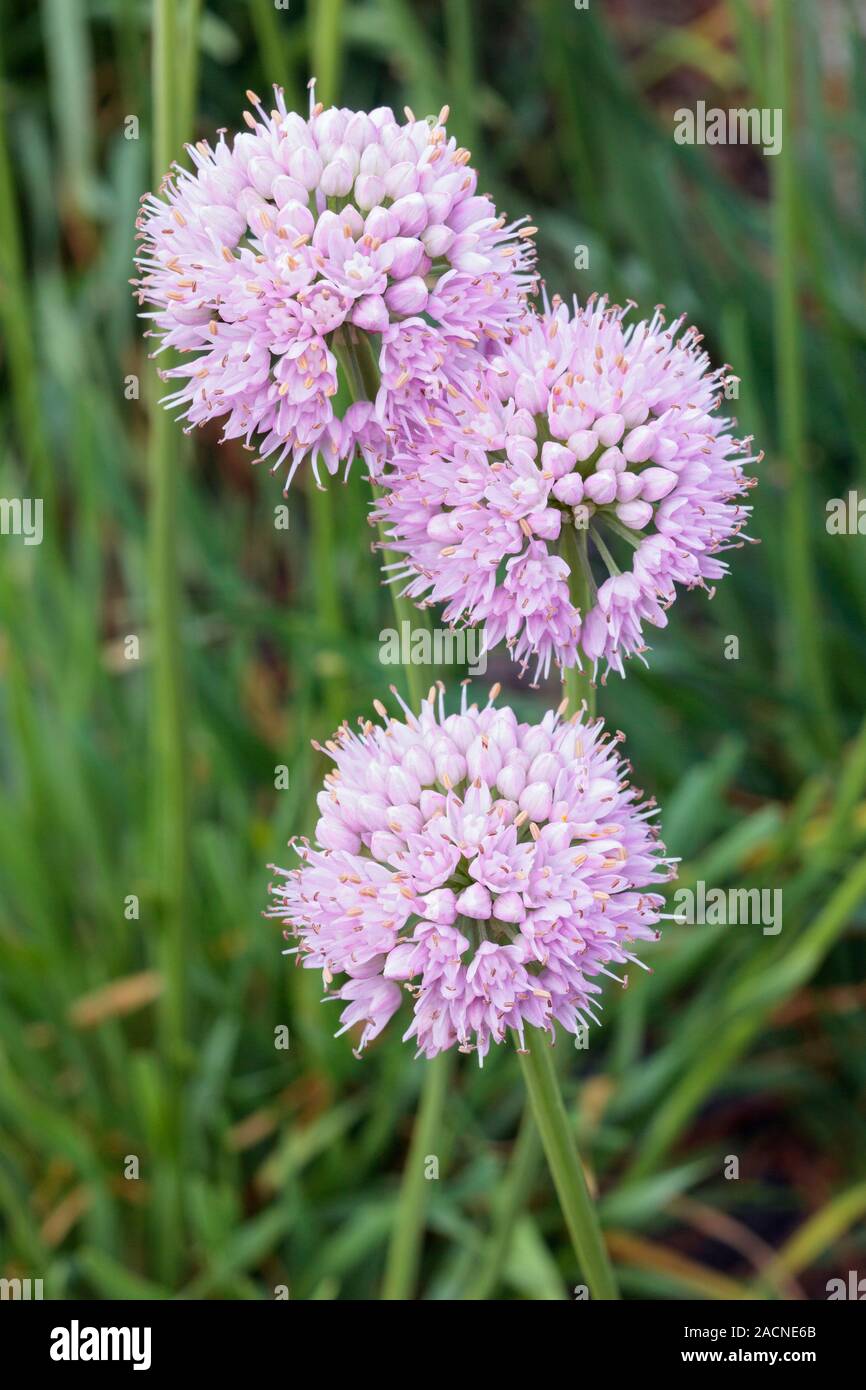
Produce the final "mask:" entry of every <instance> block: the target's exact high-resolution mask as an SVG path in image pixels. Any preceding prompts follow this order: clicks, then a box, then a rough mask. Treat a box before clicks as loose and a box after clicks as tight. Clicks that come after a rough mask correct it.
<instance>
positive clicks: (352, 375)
mask: <svg viewBox="0 0 866 1390" xmlns="http://www.w3.org/2000/svg"><path fill="white" fill-rule="evenodd" d="M331 350H332V352H333V353H334V356H335V357H336V359H337V361H338V363H339V364H340V374H341V376H342V378H343V380H344V381H345V382H346V383H347V384H348V387H349V391H350V393H351V396H352V399H353V400H355V401H374V400H375V399H376V395H377V393H378V390H379V367H378V363H377V362H376V358H375V356H374V354H373V349H372V346H371V344H370V340H369V338H368V337H367V335H366V333H356V332H355V331H354V329H352V328H351V327H348V328H346V329H342V330H340V332H339V333H337V334H335V336H334V338H333V339H332V341H331ZM372 487H373V495H374V497H377V498H378V497H379V496H381V493H380V492H379V490H378V489H377V487H376V484H375V483H373V484H372ZM376 528H377V530H378V533H379V542H380V549H379V554H380V555H381V557H382V564H383V566H384V565H392V564H396V563H398V562H399V560H400V557H399V556H398V555H397V554H396V553H395V552H394V551H393V550H391V549H390V548H389V547H388V544H387V541H386V529H387V528H386V524H385V523H384V522H382V521H378V522H377V523H376ZM388 588H389V589H390V591H391V603H392V605H393V608H394V617H395V619H396V621H397V631H398V632H400V631H401V630H402V624H403V623H404V622H408V624H409V626H410V628H416V629H417V628H426V629H427V630H428V631H429V629H430V618H429V615H428V613H427V612H426V610H425V609H423V608H418V607H417V606H416V605H415V604H414V603H413V602H412V600H411V599H410V598H406V597H404V596H403V595H402V594H401V593H400V591H399V585H398V583H397V582H396V581H395V582H392V583H390V584H389V585H388ZM404 671H405V675H406V684H407V686H408V689H409V699H410V701H411V703H412V705H413V706H414V707H415V708H416V709H417V708H418V707H419V706H420V704H421V701H422V700H423V699H424V698H425V696H426V695H427V692H428V691H429V689H430V686H431V684H432V680H433V676H434V672H433V671H432V669H431V668H427V670H426V674H425V668H424V667H423V666H420V665H416V664H414V663H413V662H410V663H409V664H408V665H407V666H405V667H404Z"/></svg>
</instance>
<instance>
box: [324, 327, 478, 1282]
mask: <svg viewBox="0 0 866 1390" xmlns="http://www.w3.org/2000/svg"><path fill="white" fill-rule="evenodd" d="M331 346H332V349H333V352H334V355H335V357H336V358H337V361H338V362H339V364H340V373H341V376H342V378H343V381H344V382H345V383H346V384H347V385H348V387H349V391H350V393H351V395H352V398H353V400H356V401H374V400H375V399H376V394H377V392H378V390H379V368H378V364H377V362H376V359H375V357H374V355H373V351H372V348H371V345H370V340H369V338H367V336H366V334H364V333H355V332H354V330H352V329H351V328H348V329H346V330H344V331H341V332H340V333H338V334H335V336H334V339H333V340H332V344H331ZM374 487H375V485H374ZM379 538H380V540H381V541H384V527H383V525H382V523H379ZM383 553H384V560H385V563H386V564H388V563H389V562H390V561H391V560H393V559H394V558H395V557H394V556H393V554H392V553H391V552H390V551H388V550H387V548H386V549H385V550H384V552H383ZM389 588H390V590H391V601H392V603H393V605H394V616H395V618H396V620H397V629H398V632H399V631H400V629H401V624H402V623H403V621H404V620H407V621H408V622H409V623H410V625H411V624H413V623H414V625H415V626H419V625H423V624H427V626H428V627H429V622H428V619H427V615H426V613H424V612H423V610H420V611H419V610H418V609H417V608H416V607H415V605H414V604H413V603H412V601H411V600H410V599H407V598H403V597H402V596H401V595H400V593H399V592H398V589H397V585H396V584H391V585H389ZM404 670H405V673H406V683H407V686H408V688H409V698H410V701H411V703H412V705H413V706H414V707H415V709H418V708H419V707H420V704H421V701H422V700H423V698H424V696H425V695H426V693H427V689H428V688H429V684H430V682H429V680H428V679H426V678H425V677H424V674H423V668H421V667H419V666H416V665H414V664H413V663H412V662H409V663H408V665H406V666H405V667H404ZM423 1065H424V1075H423V1079H422V1082H421V1100H420V1103H419V1108H418V1115H417V1118H416V1121H415V1128H414V1130H413V1133H412V1142H411V1145H410V1147H409V1155H408V1158H407V1160H406V1167H405V1169H404V1171H403V1182H402V1186H401V1188H400V1195H399V1198H398V1200H397V1215H396V1220H395V1222H394V1227H393V1231H392V1234H391V1240H390V1243H389V1246H388V1255H387V1259H386V1264H385V1281H384V1284H383V1287H382V1297H383V1298H384V1299H389V1300H405V1299H408V1298H411V1297H412V1291H413V1289H414V1287H415V1280H416V1277H417V1273H418V1265H419V1261H420V1256H421V1241H422V1238H423V1235H424V1221H425V1215H426V1210H427V1186H426V1184H427V1179H426V1177H425V1171H424V1169H425V1162H426V1159H427V1157H428V1156H433V1155H431V1149H432V1146H433V1144H434V1143H435V1142H436V1136H437V1135H438V1133H439V1131H440V1129H441V1125H442V1114H443V1111H444V1108H445V1095H446V1092H447V1089H448V1077H449V1076H450V1074H451V1054H450V1052H446V1053H442V1054H440V1056H438V1057H436V1058H434V1059H433V1061H431V1062H426V1063H424V1064H423Z"/></svg>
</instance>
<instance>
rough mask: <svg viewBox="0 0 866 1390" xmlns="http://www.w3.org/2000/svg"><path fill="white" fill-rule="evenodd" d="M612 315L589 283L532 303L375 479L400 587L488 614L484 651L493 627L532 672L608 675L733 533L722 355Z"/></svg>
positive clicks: (669, 331)
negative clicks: (583, 290)
mask: <svg viewBox="0 0 866 1390" xmlns="http://www.w3.org/2000/svg"><path fill="white" fill-rule="evenodd" d="M626 313H627V310H625V309H620V308H616V307H609V306H608V305H607V302H606V300H603V299H602V300H596V299H595V297H593V298H592V299H591V300H590V301H589V302H588V304H587V305H586V306H585V307H584V308H582V309H581V308H579V307H578V306H577V305H576V304H575V308H574V313H573V314H569V311H568V309H567V307H566V306H565V305H563V304H561V303H559V302H558V301H556V300H554V304H553V307H552V308H551V307H550V306H548V305H545V312H544V313H543V314H531V315H528V316H527V318H526V319H525V320H524V321H523V323H522V324H521V325H519V326H518V328H517V329H516V331H515V332H514V333H513V334H512V335H510V336H509V337H508V339H506V340H504V341H503V342H502V343H500V345H499V348H498V350H497V352H496V353H495V354H494V355H493V356H492V357H491V360H490V361H489V362H487V363H486V364H484V367H483V368H482V370H480V371H479V372H478V373H477V375H476V380H475V382H474V384H473V389H472V390H471V391H470V392H468V393H466V394H465V395H464V396H463V397H462V398H460V399H459V400H452V401H451V402H450V409H449V411H447V412H443V416H444V418H443V419H442V420H441V421H440V425H439V428H438V429H437V431H436V434H435V437H434V438H433V440H432V441H431V442H428V444H427V445H426V447H424V448H419V447H417V446H416V445H415V444H414V443H413V442H412V441H411V440H409V441H400V443H399V444H398V445H397V447H396V449H395V451H394V454H393V457H392V459H391V466H390V467H389V469H388V471H387V472H386V475H385V477H384V479H383V485H384V489H385V494H384V496H383V498H382V500H381V501H380V502H379V504H378V509H377V516H378V518H379V519H381V520H384V521H385V523H386V524H387V532H388V536H389V544H390V545H391V546H392V547H393V548H394V549H395V550H397V551H399V552H401V553H402V555H403V557H404V561H401V562H398V564H396V565H395V566H393V578H394V579H395V580H396V581H397V582H400V583H403V584H404V588H403V592H404V593H405V594H407V595H409V596H410V597H412V598H415V599H417V600H419V601H420V600H424V601H426V602H429V603H442V604H444V605H445V612H444V617H445V619H446V621H447V622H451V623H463V622H465V623H471V624H476V623H479V624H484V629H485V645H486V647H487V648H490V647H492V646H494V645H495V644H496V643H497V642H498V641H500V639H502V638H504V639H505V641H506V643H507V645H508V647H509V649H510V650H511V653H512V655H513V657H514V659H515V660H517V661H520V662H522V663H523V665H524V667H525V665H526V664H527V662H528V661H529V659H530V657H533V656H534V657H535V658H536V662H537V665H536V671H535V674H536V677H537V676H538V674H539V673H543V674H545V675H546V674H547V672H548V671H549V668H550V664H551V661H552V660H554V661H555V662H556V663H557V664H558V665H560V666H563V667H568V666H574V665H578V666H582V658H588V660H589V661H590V663H591V665H592V667H593V669H594V670H596V671H597V669H598V664H599V662H603V663H604V671H605V674H606V671H607V669H608V668H609V667H611V666H612V667H613V668H614V669H615V670H616V671H618V672H619V674H620V675H622V674H623V664H622V661H623V657H626V656H630V655H632V654H633V653H635V652H638V653H641V654H642V653H643V652H644V651H645V650H646V648H645V645H644V639H643V624H644V623H645V622H648V623H651V624H653V625H654V626H656V627H662V626H664V624H665V622H666V617H665V610H666V609H667V608H668V606H669V605H670V604H671V603H672V602H673V599H674V597H675V593H676V585H677V584H682V585H685V586H686V587H687V588H694V587H696V586H701V587H706V586H707V581H713V580H717V579H720V578H722V577H723V575H724V574H725V573H726V572H727V568H728V567H727V564H726V563H725V562H724V561H723V560H721V559H720V558H719V556H720V554H721V552H722V551H724V550H726V549H730V548H731V547H732V546H738V545H741V544H742V543H743V540H744V539H745V538H744V537H743V536H742V534H741V533H742V528H743V526H744V524H745V522H746V519H747V517H748V514H749V512H750V510H751V509H750V508H749V507H746V506H744V505H743V504H742V502H741V501H740V500H739V499H740V498H742V497H743V496H744V494H745V493H746V492H747V490H748V488H749V487H751V486H752V484H753V479H751V478H747V477H746V476H745V475H744V472H743V468H744V464H747V463H752V462H755V461H756V460H755V459H754V458H753V457H751V456H749V457H743V455H744V454H746V453H747V451H748V444H749V443H750V441H748V440H747V441H738V440H736V439H735V438H734V437H733V435H732V434H731V427H732V425H733V424H734V422H733V421H732V420H729V419H726V418H725V417H724V416H723V415H722V414H720V413H719V411H718V406H719V404H720V400H721V396H722V392H723V390H724V387H725V384H726V382H727V380H728V378H727V377H726V375H725V370H726V369H725V368H720V369H718V370H716V371H712V370H711V369H710V363H709V359H708V357H707V354H706V353H705V352H703V351H702V350H701V349H700V346H699V343H700V337H699V335H698V333H697V332H696V330H695V329H693V328H689V329H687V330H686V331H685V332H682V333H681V332H680V330H681V327H682V322H683V321H682V319H679V320H677V321H676V322H675V323H673V324H672V325H671V326H670V327H669V328H665V326H664V319H663V317H662V314H661V312H660V310H658V309H657V310H656V312H655V313H654V314H653V317H652V318H651V319H650V321H649V322H641V323H633V324H630V325H626V323H625V317H626ZM431 445H432V447H431ZM581 595H586V598H585V599H581V597H580V596H581Z"/></svg>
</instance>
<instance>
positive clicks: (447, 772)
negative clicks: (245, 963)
mask: <svg viewBox="0 0 866 1390" xmlns="http://www.w3.org/2000/svg"><path fill="white" fill-rule="evenodd" d="M497 694H498V691H497V689H496V687H494V689H493V690H492V691H491V695H490V699H489V701H488V703H487V704H486V705H485V706H484V707H483V708H481V709H479V708H478V707H477V706H476V705H474V704H471V705H470V704H468V702H467V696H466V689H465V687H464V689H463V694H462V700H461V708H460V712H459V713H458V714H451V715H446V713H445V709H444V700H443V692H442V689H441V688H440V690H439V693H438V696H437V694H436V692H435V691H431V693H430V696H429V697H428V698H427V700H425V701H424V702H423V704H422V707H421V711H420V714H419V715H417V716H416V715H415V714H414V713H412V712H410V711H409V710H408V709H407V708H406V707H405V706H403V710H404V714H405V718H404V719H402V720H401V719H397V718H390V717H388V715H387V713H386V711H385V709H384V707H383V706H382V705H380V704H378V703H377V712H378V713H379V714H380V716H381V717H382V719H383V723H382V724H381V725H374V724H372V723H369V722H368V723H364V722H363V721H361V729H360V733H358V734H355V733H352V732H350V730H349V728H348V726H345V725H344V726H343V727H342V728H341V729H340V730H339V731H338V732H337V734H336V735H335V736H334V739H333V740H331V741H329V742H328V744H327V745H326V748H327V751H328V752H329V753H330V755H331V757H332V758H333V760H334V764H335V766H334V770H333V771H332V772H331V773H330V774H329V775H328V776H327V778H326V779H325V789H324V790H323V791H322V792H321V793H320V795H319V809H320V812H321V819H320V820H319V823H318V826H317V829H316V840H317V843H318V847H316V848H314V847H312V846H310V845H309V844H308V843H306V842H304V843H301V844H299V845H297V846H296V849H297V852H298V854H299V856H300V859H301V865H300V867H299V868H295V869H292V870H286V869H279V870H277V871H276V872H277V873H278V874H279V875H280V878H279V881H278V882H276V883H274V884H272V886H271V891H272V893H273V905H272V907H271V908H270V909H269V912H268V915H269V916H271V917H275V918H277V919H279V920H280V921H282V922H284V923H285V924H286V926H287V927H289V928H290V929H291V931H292V932H294V933H295V934H296V935H297V937H298V940H299V946H298V951H299V953H300V957H301V959H302V961H303V964H304V965H305V966H308V967H311V968H315V969H318V970H321V971H322V972H323V975H324V980H325V983H326V985H327V986H331V984H332V982H333V981H334V978H335V977H336V976H344V977H345V979H344V980H343V982H342V983H340V984H339V985H338V986H337V987H336V989H335V992H334V994H333V996H332V997H335V998H338V999H340V1000H342V1001H343V1002H344V1004H345V1008H344V1010H343V1012H342V1015H341V1023H342V1028H341V1030H340V1031H341V1032H344V1031H345V1030H346V1029H347V1028H350V1027H352V1026H353V1025H356V1024H360V1025H362V1027H361V1036H360V1042H359V1047H360V1048H363V1047H365V1046H366V1045H367V1043H369V1042H370V1041H371V1040H372V1039H373V1038H375V1037H376V1036H377V1034H378V1033H379V1032H380V1031H381V1030H382V1028H383V1027H384V1026H385V1024H386V1023H387V1022H388V1021H389V1019H390V1018H391V1017H392V1016H393V1015H394V1014H395V1013H396V1012H397V1010H398V1008H399V1006H400V1003H401V1000H402V998H403V989H404V988H405V989H406V990H407V991H408V992H409V994H410V995H411V996H412V998H413V1000H414V1014H413V1018H412V1022H411V1025H410V1026H409V1028H408V1029H407V1030H406V1032H405V1034H404V1037H405V1038H406V1039H408V1038H414V1039H415V1043H416V1045H417V1048H418V1052H419V1054H424V1055H425V1056H427V1057H432V1056H434V1055H435V1054H436V1053H438V1052H441V1051H443V1050H444V1049H445V1048H449V1047H451V1046H453V1045H455V1044H456V1045H457V1046H458V1047H459V1048H460V1050H461V1051H471V1050H473V1049H474V1050H477V1052H478V1056H479V1060H481V1061H483V1059H484V1057H485V1055H486V1054H487V1052H488V1050H489V1048H490V1044H491V1043H492V1042H493V1043H500V1042H502V1041H503V1040H504V1038H505V1035H506V1032H507V1031H508V1030H509V1029H512V1030H513V1031H514V1032H515V1033H516V1034H517V1036H518V1037H519V1039H520V1043H521V1046H522V1045H523V1043H524V1041H525V1034H524V1028H525V1027H526V1026H529V1027H530V1028H539V1029H543V1030H546V1031H547V1032H548V1033H550V1034H553V1031H554V1027H553V1023H554V1020H557V1021H558V1022H559V1023H560V1024H561V1025H562V1026H563V1027H564V1028H565V1029H567V1030H568V1031H570V1032H575V1031H576V1030H577V1028H578V1026H579V1025H581V1024H586V1023H587V1022H588V1021H589V1020H590V1019H595V1017H596V999H595V996H597V995H598V994H599V993H600V988H599V985H598V984H597V983H596V982H595V978H594V977H596V976H598V975H607V974H612V973H613V972H612V971H611V969H610V967H611V965H615V964H620V965H621V964H623V963H624V962H627V961H636V958H635V956H634V955H633V953H632V946H633V943H635V942H637V941H651V940H655V939H656V938H657V936H658V933H657V931H656V929H655V927H656V923H657V922H658V920H659V916H660V908H661V905H662V899H661V897H660V896H659V895H658V893H656V892H653V891H648V890H649V889H650V885H653V884H658V883H662V882H664V881H666V880H667V879H669V878H670V877H671V876H672V870H671V863H670V861H669V860H668V859H666V858H665V857H664V846H663V845H662V844H661V842H660V840H659V839H658V832H657V830H656V829H655V827H654V826H653V825H652V824H651V820H652V817H653V816H654V814H655V807H654V803H652V802H645V803H644V802H641V801H639V799H638V798H639V795H640V794H639V793H638V792H637V791H635V790H634V789H633V788H632V787H630V785H629V783H628V780H627V772H628V765H627V764H626V763H624V762H623V761H622V759H621V757H620V753H619V747H618V745H619V743H620V741H621V738H622V735H616V736H614V737H607V736H606V735H605V733H604V729H603V725H602V722H601V720H596V721H594V722H587V721H586V720H585V719H584V718H582V717H581V715H579V714H578V715H575V716H574V717H572V718H571V719H569V720H565V719H564V718H563V715H564V709H565V706H564V704H563V705H562V706H560V709H559V710H557V711H556V712H549V713H547V714H545V716H544V717H543V719H542V720H541V722H540V723H539V724H528V723H522V722H521V721H520V720H518V718H517V716H516V715H515V714H514V712H513V710H511V709H510V708H507V707H504V708H497V707H496V706H495V703H494V701H495V699H496V697H497ZM401 703H402V702H401ZM636 963H638V962H636ZM614 978H616V976H614Z"/></svg>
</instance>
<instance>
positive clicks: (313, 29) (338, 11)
mask: <svg viewBox="0 0 866 1390" xmlns="http://www.w3.org/2000/svg"><path fill="white" fill-rule="evenodd" d="M342 19H343V0H315V3H314V4H313V5H312V6H311V7H310V61H311V63H312V71H313V76H314V77H315V78H316V96H317V97H318V99H319V101H321V102H324V104H325V106H330V104H331V103H332V102H333V101H335V100H336V96H337V90H338V88H339V85H340V70H341V68H342V64H343V43H342Z"/></svg>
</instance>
